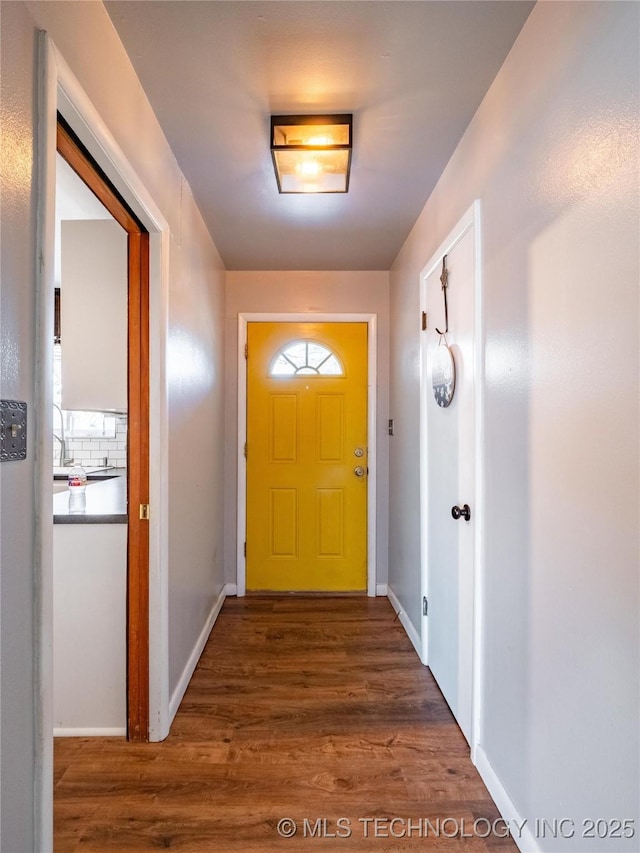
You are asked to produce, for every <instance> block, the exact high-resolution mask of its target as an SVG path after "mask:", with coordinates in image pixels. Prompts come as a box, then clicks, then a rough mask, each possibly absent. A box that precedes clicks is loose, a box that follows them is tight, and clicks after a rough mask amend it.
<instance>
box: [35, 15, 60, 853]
mask: <svg viewBox="0 0 640 853" xmlns="http://www.w3.org/2000/svg"><path fill="white" fill-rule="evenodd" d="M38 63H39V68H38V72H39V73H38V122H37V142H36V145H37V152H36V153H37V161H38V171H37V180H38V185H37V196H36V197H37V205H38V207H37V220H38V221H37V238H36V239H37V249H36V250H37V257H38V261H39V262H38V264H37V267H36V312H37V316H36V365H35V399H34V412H33V417H32V422H33V424H34V426H35V472H34V477H35V483H34V488H35V495H36V498H35V501H36V503H35V519H34V524H35V547H34V563H35V565H34V577H35V584H34V589H35V596H36V602H35V608H34V609H35V619H36V624H35V633H36V636H35V645H36V660H35V661H34V669H35V672H34V677H35V708H34V715H35V726H36V731H35V743H34V753H35V754H34V759H35V779H34V800H35V802H34V821H35V827H34V835H35V838H34V844H35V849H36V850H40V851H42V853H51V851H52V850H53V517H52V515H51V495H52V485H51V457H52V453H53V447H52V445H53V438H52V436H51V429H50V426H51V410H52V409H51V407H52V405H53V385H52V381H51V379H49V380H48V381H47V377H53V352H52V350H53V348H52V346H51V328H52V326H51V324H52V323H53V301H52V295H53V288H54V265H53V257H54V242H55V175H56V172H55V156H56V155H55V145H56V143H55V139H56V137H55V125H56V100H57V98H56V85H57V78H56V68H55V58H54V54H53V49H52V45H51V42H50V40H49V39H48V38H47V35H46V33H43V32H40V33H38ZM52 134H53V135H52Z"/></svg>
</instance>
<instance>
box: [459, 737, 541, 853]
mask: <svg viewBox="0 0 640 853" xmlns="http://www.w3.org/2000/svg"><path fill="white" fill-rule="evenodd" d="M475 765H476V768H477V770H478V773H479V774H480V776H481V777H482V781H483V782H484V784H485V785H486V786H487V790H488V791H489V793H490V794H491V796H492V798H493V801H494V802H495V804H496V806H497V807H498V811H499V812H500V814H501V815H502V817H503V818H504V820H505V821H506V822H507V823H508V825H509V829H510V830H511V837H512V838H513V840H514V841H515V843H516V845H517V847H518V850H520V851H521V853H542V848H541V847H540V845H539V844H538V840H537V838H536V837H535V836H534V834H533V832H532V826H531V822H530V821H528V820H525V819H524V818H523V817H522V816H521V815H520V812H519V811H518V809H517V808H516V807H515V805H514V802H513V800H512V799H511V797H510V796H509V794H508V793H507V792H506V790H505V788H504V785H503V784H502V782H501V781H500V779H499V778H498V775H497V773H496V771H495V770H494V769H493V767H492V766H491V762H490V761H489V759H488V758H487V754H486V752H485V751H484V749H483V748H482V747H481V746H480V745H478V746H477V747H476V750H475Z"/></svg>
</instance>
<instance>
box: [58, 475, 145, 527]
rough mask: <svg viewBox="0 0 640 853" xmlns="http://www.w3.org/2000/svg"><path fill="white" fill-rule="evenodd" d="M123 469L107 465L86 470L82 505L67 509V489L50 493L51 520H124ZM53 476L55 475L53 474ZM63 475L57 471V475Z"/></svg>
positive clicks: (105, 522)
mask: <svg viewBox="0 0 640 853" xmlns="http://www.w3.org/2000/svg"><path fill="white" fill-rule="evenodd" d="M126 474H127V469H126V468H107V469H101V470H99V471H93V472H91V473H89V474H88V481H87V487H86V491H85V495H86V508H85V511H84V512H82V513H73V514H72V513H70V512H69V490H68V489H65V490H64V491H62V492H58V494H56V495H54V496H53V523H54V524H126V523H127V520H128V519H127V477H126ZM54 477H56V475H55V474H54ZM60 477H63V475H61V474H60V475H58V476H57V478H58V479H59V478H60Z"/></svg>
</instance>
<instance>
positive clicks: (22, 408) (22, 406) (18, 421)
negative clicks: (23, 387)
mask: <svg viewBox="0 0 640 853" xmlns="http://www.w3.org/2000/svg"><path fill="white" fill-rule="evenodd" d="M26 458H27V404H26V403H23V402H21V401H20V400H0V462H14V461H16V460H18V459H26Z"/></svg>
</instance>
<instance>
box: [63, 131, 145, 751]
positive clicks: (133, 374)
mask: <svg viewBox="0 0 640 853" xmlns="http://www.w3.org/2000/svg"><path fill="white" fill-rule="evenodd" d="M57 150H58V152H59V153H60V154H61V155H62V157H64V159H65V160H66V161H67V162H68V163H69V165H70V166H71V168H72V169H73V170H74V171H75V172H76V173H77V174H78V176H79V177H80V178H81V179H82V180H83V181H84V183H85V184H86V185H87V186H88V187H89V189H90V190H91V191H92V192H93V193H94V195H96V196H97V198H98V199H99V200H100V201H101V202H102V203H103V204H104V206H105V207H106V208H107V210H108V211H109V213H110V214H111V215H112V216H113V217H114V219H115V220H116V221H117V222H118V223H119V224H120V225H121V226H122V227H123V228H124V229H125V231H127V235H128V273H129V281H128V427H129V428H128V433H129V434H128V442H127V456H128V459H127V490H128V493H127V499H128V544H127V736H128V738H129V740H132V741H147V740H148V739H149V521H148V519H141V518H140V515H141V513H140V506H141V504H147V505H148V504H149V234H148V233H147V232H146V231H145V230H144V228H143V227H142V226H141V225H140V223H139V222H138V220H137V219H136V218H135V216H134V215H133V214H132V213H131V211H130V210H129V209H128V207H127V206H126V205H125V204H124V202H123V201H122V200H121V199H120V197H119V196H118V194H117V193H116V192H115V190H114V189H113V187H112V186H111V185H110V184H109V183H108V181H107V180H106V179H105V178H104V176H103V175H102V174H101V172H100V170H99V169H98V167H97V166H96V165H95V164H94V163H93V161H92V159H91V158H90V157H89V155H87V153H86V152H85V151H84V150H83V148H82V147H81V146H80V145H78V143H77V142H76V140H75V139H74V138H73V136H72V135H71V134H70V133H69V132H68V131H67V130H66V128H65V127H64V126H63V125H62V124H61V123H60V122H58V124H57Z"/></svg>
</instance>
